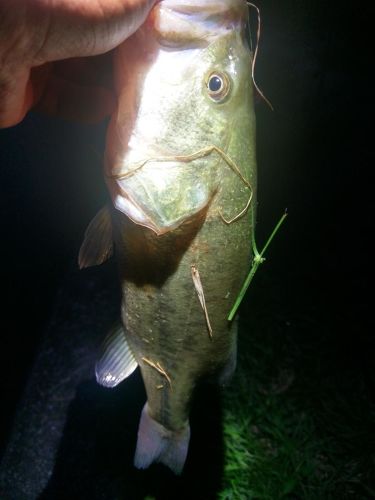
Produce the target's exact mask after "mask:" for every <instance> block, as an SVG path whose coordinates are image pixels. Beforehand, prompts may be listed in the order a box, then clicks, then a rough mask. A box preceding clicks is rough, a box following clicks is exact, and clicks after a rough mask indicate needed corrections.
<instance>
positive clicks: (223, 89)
mask: <svg viewBox="0 0 375 500" xmlns="http://www.w3.org/2000/svg"><path fill="white" fill-rule="evenodd" d="M206 86H207V92H208V96H209V97H210V98H211V99H212V100H213V101H215V102H222V101H223V100H224V99H225V98H226V97H227V95H228V93H229V90H230V80H229V77H228V75H227V74H226V73H222V72H221V71H213V72H212V73H210V74H209V75H208V77H207V80H206Z"/></svg>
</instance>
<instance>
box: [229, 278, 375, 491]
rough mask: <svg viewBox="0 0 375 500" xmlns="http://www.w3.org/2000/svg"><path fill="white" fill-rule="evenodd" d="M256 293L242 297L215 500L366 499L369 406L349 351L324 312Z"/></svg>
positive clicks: (371, 447)
mask: <svg viewBox="0 0 375 500" xmlns="http://www.w3.org/2000/svg"><path fill="white" fill-rule="evenodd" d="M264 289H265V290H267V296H265V293H262V284H261V283H260V284H259V285H257V297H255V294H254V293H252V291H250V293H249V296H248V297H247V299H246V301H247V305H246V304H245V306H244V307H243V310H242V314H241V322H240V338H239V362H238V367H237V371H236V374H235V376H234V378H233V380H232V382H231V384H230V386H229V387H228V388H227V389H225V391H224V397H223V405H224V442H225V449H226V451H225V468H224V478H223V488H222V491H221V493H220V495H219V498H220V500H232V499H233V500H248V499H249V500H250V499H264V500H268V499H269V500H277V499H284V498H286V499H306V500H313V499H324V500H325V499H340V500H341V499H342V500H345V499H355V500H357V499H358V500H361V499H370V498H375V481H374V470H375V428H374V422H375V418H374V417H375V405H374V404H373V400H372V399H371V393H370V392H371V391H370V389H371V388H370V387H369V381H368V379H367V378H366V377H367V376H366V370H365V366H364V365H363V364H361V363H357V362H356V361H355V360H357V361H358V359H357V358H358V356H359V354H358V352H357V355H354V354H353V353H352V352H351V347H350V343H349V346H348V349H346V348H345V342H344V341H343V340H340V335H341V333H340V328H339V326H340V325H337V324H335V321H333V320H332V318H331V316H330V313H328V316H327V314H326V313H325V312H324V309H323V310H317V309H316V308H314V307H312V306H311V305H306V303H305V304H303V303H302V304H292V305H290V304H289V305H287V304H286V303H285V301H284V302H283V301H282V300H281V301H280V299H279V298H278V297H280V296H282V294H279V291H277V290H276V291H274V293H273V294H272V292H271V294H269V284H265V286H264ZM343 345H344V347H343ZM362 354H363V353H362ZM359 357H360V356H359ZM353 360H354V361H353Z"/></svg>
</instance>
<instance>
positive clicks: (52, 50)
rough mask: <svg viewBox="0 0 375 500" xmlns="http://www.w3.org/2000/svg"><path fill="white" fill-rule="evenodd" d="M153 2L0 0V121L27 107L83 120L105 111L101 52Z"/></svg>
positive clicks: (108, 100)
mask: <svg viewBox="0 0 375 500" xmlns="http://www.w3.org/2000/svg"><path fill="white" fill-rule="evenodd" d="M156 1H157V0H54V1H53V2H51V1H50V0H0V127H9V126H12V125H16V124H17V123H19V122H20V121H21V120H22V119H23V118H24V116H25V114H26V113H27V112H28V111H29V110H30V109H31V108H32V107H34V106H37V109H39V110H41V111H44V112H47V113H51V114H56V115H59V116H62V117H65V118H70V119H76V120H81V121H86V122H95V121H99V120H101V119H103V118H104V117H105V116H107V115H109V114H110V113H111V111H112V110H113V108H114V105H115V97H114V94H113V90H112V81H111V76H112V71H111V54H108V53H107V52H108V51H110V50H111V49H113V48H114V47H116V46H117V45H119V44H120V43H121V42H122V41H123V40H125V39H126V38H128V37H129V36H130V35H131V34H132V33H134V31H136V30H137V28H138V27H139V26H140V25H141V24H142V23H143V22H144V20H145V19H146V17H147V14H148V12H149V10H150V9H151V7H152V6H153V4H154V3H155V2H156ZM99 54H103V55H99ZM89 56H97V57H89Z"/></svg>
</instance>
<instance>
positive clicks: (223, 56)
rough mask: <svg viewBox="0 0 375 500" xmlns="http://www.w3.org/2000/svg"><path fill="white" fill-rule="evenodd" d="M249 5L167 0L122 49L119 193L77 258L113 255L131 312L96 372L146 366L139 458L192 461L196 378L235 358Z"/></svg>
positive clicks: (247, 184) (247, 175)
mask: <svg viewBox="0 0 375 500" xmlns="http://www.w3.org/2000/svg"><path fill="white" fill-rule="evenodd" d="M247 16H248V9H247V5H246V2H244V1H243V0H193V1H191V0H190V1H187V0H162V1H161V2H159V3H158V4H157V5H156V6H155V7H154V9H153V10H152V11H151V13H150V15H149V17H148V19H147V21H146V22H145V24H144V25H143V26H142V27H141V28H140V29H139V30H138V31H137V32H136V33H135V34H134V35H133V36H132V37H131V38H129V39H128V40H126V41H125V42H124V43H123V44H122V45H121V46H120V47H119V48H118V49H117V50H116V53H115V80H116V85H117V93H118V107H117V110H116V112H115V113H114V114H113V116H112V118H111V122H110V125H109V129H108V135H107V146H106V154H105V178H106V182H107V186H108V189H109V192H110V194H111V198H112V206H111V207H105V208H103V209H102V210H101V211H100V212H99V213H98V215H97V216H96V217H95V218H94V219H93V221H92V222H91V224H90V225H89V227H88V229H87V231H86V234H85V239H84V242H83V244H82V247H81V250H80V256H79V264H80V267H81V268H84V267H88V266H92V265H97V264H101V263H102V262H104V261H105V260H106V259H107V258H108V257H109V256H110V255H111V254H112V253H113V252H114V253H115V255H116V260H117V263H118V270H119V277H120V283H121V289H122V308H121V309H122V310H121V313H122V322H121V324H119V325H115V326H114V328H113V329H112V330H111V331H110V332H109V334H108V335H107V337H106V339H105V341H104V344H103V347H102V354H101V357H100V358H99V360H98V362H97V364H96V377H97V380H98V382H99V383H100V384H102V385H104V386H106V387H114V386H116V385H117V384H119V383H120V382H121V381H123V380H124V379H125V378H126V377H128V376H129V375H130V374H131V373H132V372H133V371H134V370H135V369H136V368H137V366H139V367H140V370H141V373H142V378H143V381H144V384H145V389H146V393H147V402H146V404H145V406H144V408H143V411H142V414H141V418H140V423H139V428H138V440H137V445H136V451H135V458H134V464H135V466H136V467H137V468H141V469H144V468H147V467H149V465H150V464H151V463H153V462H161V463H163V464H165V465H166V466H168V467H169V468H170V469H171V470H172V471H173V472H175V473H176V474H180V473H181V472H182V469H183V467H184V463H185V460H186V456H187V452H188V447H189V439H190V426H189V413H190V407H191V402H192V398H193V392H194V389H195V387H196V385H197V384H198V382H199V381H200V380H201V379H206V378H210V377H216V378H217V380H218V382H219V383H220V384H224V383H225V382H226V381H227V380H228V379H229V378H230V376H231V374H232V373H233V371H234V369H235V365H236V350H237V349H236V345H237V323H236V321H233V322H229V321H228V319H227V318H228V314H229V311H230V310H231V308H232V306H233V303H234V301H235V300H236V297H237V295H238V293H239V292H240V290H241V286H242V284H243V282H244V280H245V277H246V275H247V274H248V271H249V268H250V263H251V248H252V244H251V243H252V238H253V232H254V228H253V224H252V221H253V220H255V216H254V213H253V212H254V211H255V204H256V159H255V116H254V108H253V85H252V79H251V68H252V54H251V51H250V48H249V46H248V44H247V41H246V35H245V33H246V25H247ZM203 411H207V412H209V411H210V408H207V409H205V410H203Z"/></svg>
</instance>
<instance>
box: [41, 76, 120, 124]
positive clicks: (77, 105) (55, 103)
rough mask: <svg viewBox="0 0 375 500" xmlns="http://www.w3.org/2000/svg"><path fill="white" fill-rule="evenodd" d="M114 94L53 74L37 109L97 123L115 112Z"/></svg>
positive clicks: (75, 119) (70, 118)
mask: <svg viewBox="0 0 375 500" xmlns="http://www.w3.org/2000/svg"><path fill="white" fill-rule="evenodd" d="M115 106H116V99H115V96H114V94H113V93H112V92H111V91H109V90H108V89H106V88H104V87H99V86H86V85H80V84H77V83H74V82H71V81H69V80H65V79H63V78H60V77H57V76H55V75H51V76H50V77H49V78H48V84H47V85H46V86H45V91H44V94H43V95H42V96H41V98H40V100H39V102H38V104H37V106H36V107H35V109H36V110H37V111H40V112H42V113H46V114H49V115H55V116H59V117H61V118H65V119H67V120H74V121H80V122H83V123H97V122H99V121H101V120H103V119H104V118H106V117H107V116H109V115H110V114H111V113H112V112H113V111H114V109H115Z"/></svg>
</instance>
